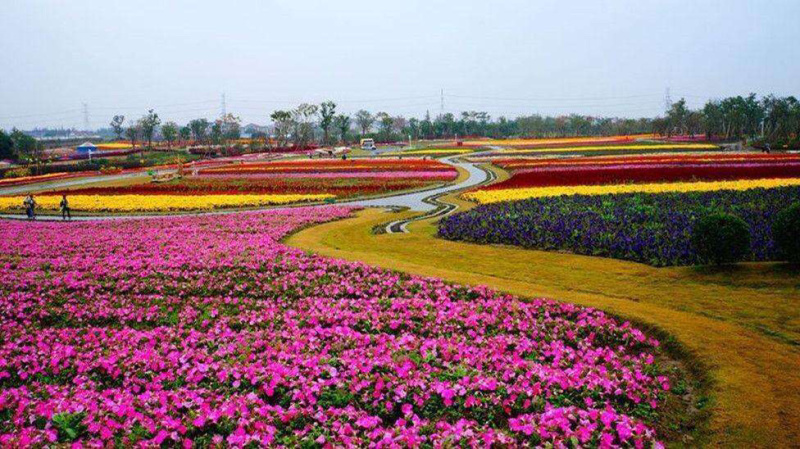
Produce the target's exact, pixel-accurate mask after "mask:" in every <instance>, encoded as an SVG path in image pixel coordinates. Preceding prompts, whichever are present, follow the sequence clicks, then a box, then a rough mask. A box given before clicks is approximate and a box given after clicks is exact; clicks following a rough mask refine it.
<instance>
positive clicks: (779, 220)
mask: <svg viewBox="0 0 800 449" xmlns="http://www.w3.org/2000/svg"><path fill="white" fill-rule="evenodd" d="M798 230H800V203H793V204H792V205H791V206H789V207H788V208H786V209H784V210H782V211H781V212H779V213H778V216H777V217H776V218H775V224H773V225H772V236H773V239H774V240H775V246H776V247H777V248H778V257H780V258H782V259H784V260H788V261H789V262H800V238H798V237H800V235H798Z"/></svg>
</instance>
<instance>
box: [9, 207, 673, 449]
mask: <svg viewBox="0 0 800 449" xmlns="http://www.w3.org/2000/svg"><path fill="white" fill-rule="evenodd" d="M349 213H350V210H349V209H346V208H336V207H326V208H296V209H288V210H274V211H269V212H266V213H261V212H259V213H242V214H231V215H224V216H206V217H181V218H154V219H146V220H115V221H108V222H95V223H67V224H62V223H34V224H31V223H22V222H9V221H4V222H1V223H0V232H2V235H3V236H4V238H3V239H2V241H1V242H0V293H2V294H1V295H0V298H2V299H0V326H2V329H0V335H2V338H1V339H0V343H1V344H0V445H2V446H4V447H8V446H32V445H33V446H37V445H38V446H44V445H49V444H53V443H67V444H68V443H80V444H82V445H85V446H109V445H121V446H132V445H141V446H156V445H171V446H183V447H195V446H196V447H207V446H225V445H230V446H234V447H241V446H245V445H248V444H252V445H257V446H287V447H295V446H304V447H315V446H316V447H343V446H374V447H417V446H428V447H443V446H445V447H446V446H461V445H466V446H481V447H482V446H488V445H505V446H525V445H527V446H538V445H546V444H547V443H552V445H554V446H555V447H566V446H577V445H580V446H600V447H616V446H625V447H653V446H660V443H658V436H657V435H656V434H655V431H654V430H653V428H654V423H653V422H652V421H653V419H654V418H653V417H654V416H657V415H658V411H659V410H660V407H662V406H663V404H664V401H665V397H666V395H667V390H668V389H669V384H670V381H669V380H668V378H667V377H666V376H665V375H664V372H665V371H664V370H663V369H662V368H660V367H659V365H658V363H656V362H655V360H656V358H657V356H658V354H659V351H660V350H659V348H658V343H657V342H656V341H655V340H653V339H651V338H649V337H647V336H645V335H644V334H643V333H642V332H641V331H639V330H637V329H635V328H633V327H631V326H630V325H629V324H627V323H622V322H620V321H618V320H616V319H613V318H611V317H608V316H606V315H605V314H604V313H602V312H600V311H597V310H592V309H586V308H581V307H578V306H574V305H569V304H561V303H556V302H552V301H547V300H541V299H540V300H532V301H522V300H520V299H517V298H515V297H511V296H507V295H502V294H498V293H495V292H493V291H490V290H488V289H484V288H467V287H461V286H456V285H451V284H447V283H444V282H442V281H439V280H436V279H431V278H421V277H414V276H408V275H405V274H399V273H395V272H390V271H386V270H382V269H378V268H372V267H369V266H367V265H363V264H359V263H351V262H344V261H340V260H333V259H329V258H324V257H320V256H315V255H309V254H307V253H304V252H302V251H299V250H295V249H291V248H288V247H286V246H284V245H282V244H281V243H280V242H279V239H280V238H281V237H283V236H284V235H286V234H287V233H289V232H291V231H292V230H293V229H297V228H299V227H302V226H305V225H308V224H312V223H316V222H323V221H328V220H333V219H337V218H341V217H344V216H347V215H348V214H349Z"/></svg>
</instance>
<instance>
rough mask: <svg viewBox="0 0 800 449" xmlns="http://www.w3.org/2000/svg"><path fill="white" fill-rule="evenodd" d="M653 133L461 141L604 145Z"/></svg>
mask: <svg viewBox="0 0 800 449" xmlns="http://www.w3.org/2000/svg"><path fill="white" fill-rule="evenodd" d="M653 136H654V135H653V134H637V135H630V136H607V137H600V136H595V137H557V138H540V139H477V140H466V141H464V142H463V143H462V145H464V146H470V147H481V146H501V147H512V148H513V147H517V148H519V147H529V148H531V147H543V146H549V147H563V146H569V145H572V146H575V145H606V144H623V143H631V142H635V141H636V140H638V139H650V138H652V137H653Z"/></svg>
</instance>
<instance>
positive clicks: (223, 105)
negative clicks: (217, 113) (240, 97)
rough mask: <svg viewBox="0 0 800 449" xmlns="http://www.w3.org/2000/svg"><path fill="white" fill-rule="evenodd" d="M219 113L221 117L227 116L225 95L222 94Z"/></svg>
mask: <svg viewBox="0 0 800 449" xmlns="http://www.w3.org/2000/svg"><path fill="white" fill-rule="evenodd" d="M221 111H222V117H225V116H226V115H227V110H226V108H225V93H224V92H223V93H222V104H221Z"/></svg>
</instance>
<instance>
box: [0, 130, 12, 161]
mask: <svg viewBox="0 0 800 449" xmlns="http://www.w3.org/2000/svg"><path fill="white" fill-rule="evenodd" d="M0 159H14V141H13V140H12V139H11V136H9V135H8V134H6V133H5V131H3V130H2V129H0Z"/></svg>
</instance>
